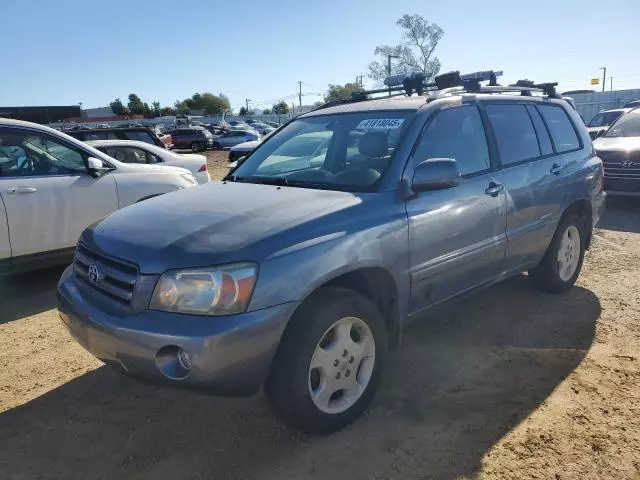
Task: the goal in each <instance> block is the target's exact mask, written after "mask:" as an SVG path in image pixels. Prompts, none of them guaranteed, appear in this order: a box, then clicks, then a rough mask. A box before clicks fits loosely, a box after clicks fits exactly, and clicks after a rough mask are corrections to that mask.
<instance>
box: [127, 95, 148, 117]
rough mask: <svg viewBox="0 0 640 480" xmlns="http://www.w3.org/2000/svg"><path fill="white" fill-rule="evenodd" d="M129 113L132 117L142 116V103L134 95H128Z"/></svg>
mask: <svg viewBox="0 0 640 480" xmlns="http://www.w3.org/2000/svg"><path fill="white" fill-rule="evenodd" d="M127 106H128V107H129V111H130V112H131V113H132V114H134V115H144V103H142V100H140V97H139V96H138V95H136V94H135V93H131V94H129V103H128V104H127Z"/></svg>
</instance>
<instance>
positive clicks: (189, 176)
mask: <svg viewBox="0 0 640 480" xmlns="http://www.w3.org/2000/svg"><path fill="white" fill-rule="evenodd" d="M180 176H181V177H182V178H184V179H185V180H186V181H187V182H189V183H193V184H194V185H195V184H196V183H198V181H197V180H196V179H195V177H194V176H193V175H192V174H190V173H181V174H180Z"/></svg>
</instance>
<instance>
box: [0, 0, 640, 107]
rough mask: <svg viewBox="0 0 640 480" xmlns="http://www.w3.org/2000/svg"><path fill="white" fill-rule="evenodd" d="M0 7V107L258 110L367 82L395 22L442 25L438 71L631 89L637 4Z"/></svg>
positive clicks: (281, 2) (636, 76)
mask: <svg viewBox="0 0 640 480" xmlns="http://www.w3.org/2000/svg"><path fill="white" fill-rule="evenodd" d="M1 10H2V17H3V22H2V27H1V28H0V44H1V45H3V46H4V47H3V48H2V53H1V54H0V58H2V65H3V67H4V68H3V69H2V70H3V74H2V81H1V82H0V86H1V87H0V105H69V104H77V103H78V102H82V103H83V107H84V108H88V107H98V106H104V105H107V104H108V103H109V102H110V101H112V100H113V99H114V98H116V97H120V98H122V99H123V100H125V99H126V97H127V95H128V94H129V93H131V92H135V93H137V94H138V95H140V97H141V98H142V99H143V100H144V101H148V102H149V103H150V102H152V101H154V100H157V101H159V102H161V103H162V105H172V104H173V102H174V101H175V100H176V99H183V98H185V97H187V96H191V94H193V93H194V92H205V91H209V92H213V93H219V92H222V93H225V94H227V95H228V96H229V97H230V99H231V103H232V106H233V107H234V108H236V109H237V108H239V107H240V106H241V105H243V104H244V100H245V98H249V99H251V100H252V105H254V106H256V107H260V108H264V107H267V106H270V105H271V104H272V103H273V101H272V100H274V99H278V98H280V97H287V96H290V95H293V94H295V93H296V92H297V81H298V80H301V81H302V82H304V83H303V93H305V94H307V95H305V96H304V98H303V103H305V104H310V103H313V102H315V101H317V100H319V99H320V96H318V94H319V93H321V92H322V91H324V90H325V89H326V88H327V84H329V83H340V84H342V83H346V82H352V81H354V80H355V77H356V75H359V74H366V73H367V65H368V64H369V62H371V61H372V60H374V56H373V50H374V48H375V47H376V45H380V44H395V43H398V42H399V40H400V31H399V29H398V28H397V27H396V26H395V20H396V19H397V18H399V17H400V16H401V15H402V14H403V13H419V14H421V15H423V16H425V17H426V18H427V19H428V20H429V21H431V22H435V23H437V24H438V25H440V27H442V28H443V29H444V31H445V36H444V38H443V39H442V41H441V43H440V45H439V46H438V48H437V50H436V54H437V56H438V57H439V58H440V60H441V61H442V65H443V69H442V71H448V70H461V71H462V72H463V73H464V72H468V71H474V70H485V69H495V70H504V72H505V76H504V77H503V78H502V79H501V81H503V82H510V81H513V80H516V79H518V78H530V79H534V80H536V81H540V82H542V81H555V80H557V81H560V88H561V89H562V90H567V89H577V88H589V79H590V78H592V77H601V76H602V72H601V70H599V67H602V66H607V77H609V76H613V85H614V88H615V89H621V88H635V87H640V62H638V53H639V50H638V48H639V46H640V29H638V18H640V0H608V1H606V2H603V1H602V0H580V1H578V0H557V1H550V0H538V1H537V2H530V3H529V4H525V3H524V2H516V1H513V0H512V1H503V0H492V1H477V0H458V1H456V2H441V5H438V4H437V2H434V1H425V0H403V1H400V2H390V1H389V0H386V1H382V0H358V1H355V0H353V1H349V0H342V1H335V0H308V1H305V0H295V1H294V0H291V1H289V0H257V1H254V0H241V1H228V0H222V1H220V0H185V1H178V0H152V1H150V0H109V1H103V2H98V1H96V0H59V1H50V0H2V8H1ZM9 45H10V47H9ZM595 88H598V87H595ZM608 88H609V79H607V89H608ZM288 101H289V103H291V100H288ZM296 101H297V98H296Z"/></svg>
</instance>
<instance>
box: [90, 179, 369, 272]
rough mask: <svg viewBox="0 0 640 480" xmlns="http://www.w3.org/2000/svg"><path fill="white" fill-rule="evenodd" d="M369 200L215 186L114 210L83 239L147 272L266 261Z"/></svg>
mask: <svg viewBox="0 0 640 480" xmlns="http://www.w3.org/2000/svg"><path fill="white" fill-rule="evenodd" d="M361 202H362V200H361V198H360V197H359V196H358V195H356V194H353V193H347V192H335V191H328V190H313V189H305V188H293V187H276V186H271V185H256V184H248V183H233V182H212V183H209V184H205V185H202V186H200V187H198V188H190V189H185V190H182V191H179V192H174V193H170V194H167V195H162V196H160V197H156V198H153V199H151V200H147V201H144V202H140V203H137V204H135V205H132V206H129V207H127V208H125V209H122V210H119V211H117V212H114V213H113V214H111V215H110V216H108V217H106V218H104V219H102V220H101V221H99V222H97V223H96V224H94V225H92V226H91V227H89V228H87V229H86V230H85V231H84V232H83V234H82V237H81V241H82V242H83V243H85V244H87V245H88V246H89V247H91V248H94V249H96V250H98V251H101V252H103V253H105V254H107V255H111V256H113V257H117V258H121V259H123V260H128V261H131V262H133V263H136V264H137V265H138V266H139V267H140V271H141V272H142V273H146V274H159V273H162V272H164V271H166V270H169V269H172V268H187V267H203V266H208V265H216V264H223V263H230V262H236V261H260V260H262V259H263V258H266V257H267V256H269V255H270V254H272V253H274V252H276V251H280V250H282V249H285V248H287V247H289V246H291V245H292V244H295V243H297V242H299V241H301V239H300V237H301V236H304V235H309V234H310V231H311V230H312V229H311V228H306V227H307V226H308V225H309V223H310V222H314V221H317V222H318V223H319V224H323V225H325V226H326V224H327V222H328V220H327V218H326V216H327V215H330V214H333V213H336V212H339V211H342V210H344V209H348V208H350V207H352V206H356V205H359V204H360V203H361ZM302 225H304V226H305V228H298V227H300V226H302ZM294 231H296V232H297V233H296V232H294Z"/></svg>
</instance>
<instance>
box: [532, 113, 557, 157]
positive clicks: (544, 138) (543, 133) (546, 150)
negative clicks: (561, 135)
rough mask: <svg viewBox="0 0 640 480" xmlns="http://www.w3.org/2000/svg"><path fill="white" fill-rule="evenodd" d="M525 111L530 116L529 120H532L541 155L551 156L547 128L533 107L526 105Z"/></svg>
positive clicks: (551, 150)
mask: <svg viewBox="0 0 640 480" xmlns="http://www.w3.org/2000/svg"><path fill="white" fill-rule="evenodd" d="M527 110H528V112H529V115H531V120H533V125H534V127H536V134H537V135H538V144H539V145H540V150H541V151H542V155H551V154H552V153H553V146H551V139H550V138H549V132H548V131H547V127H545V126H544V122H543V121H542V117H541V116H540V113H538V110H537V109H536V107H534V106H533V105H527Z"/></svg>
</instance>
